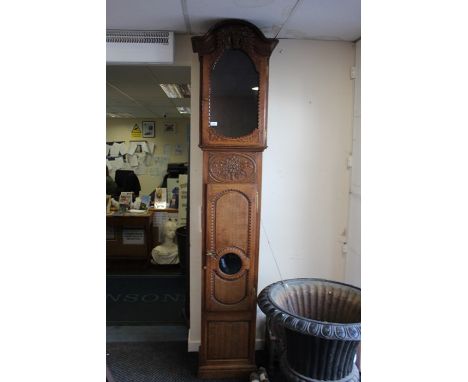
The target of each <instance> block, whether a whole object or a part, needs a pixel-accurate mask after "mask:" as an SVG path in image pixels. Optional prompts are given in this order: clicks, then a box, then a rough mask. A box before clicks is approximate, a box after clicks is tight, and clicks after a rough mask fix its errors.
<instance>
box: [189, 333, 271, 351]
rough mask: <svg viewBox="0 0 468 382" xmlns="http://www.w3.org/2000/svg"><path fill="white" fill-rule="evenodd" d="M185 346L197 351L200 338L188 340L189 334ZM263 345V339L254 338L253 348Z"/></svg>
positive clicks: (259, 347)
mask: <svg viewBox="0 0 468 382" xmlns="http://www.w3.org/2000/svg"><path fill="white" fill-rule="evenodd" d="M187 345H188V346H187V347H188V351H189V352H198V350H199V348H200V340H196V341H193V340H190V334H189V339H188V341H187ZM264 347H265V340H263V339H260V338H256V339H255V350H263V349H264Z"/></svg>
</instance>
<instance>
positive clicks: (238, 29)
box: [192, 19, 278, 57]
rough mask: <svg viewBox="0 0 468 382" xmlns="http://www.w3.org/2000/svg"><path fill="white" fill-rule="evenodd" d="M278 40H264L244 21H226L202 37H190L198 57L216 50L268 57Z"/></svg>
mask: <svg viewBox="0 0 468 382" xmlns="http://www.w3.org/2000/svg"><path fill="white" fill-rule="evenodd" d="M277 44H278V39H275V38H266V37H265V35H264V34H263V33H262V31H261V30H260V29H258V28H257V27H256V26H255V25H254V24H252V23H249V22H248V21H244V20H237V19H228V20H223V21H220V22H218V23H216V24H215V25H213V26H212V27H211V28H210V29H209V31H208V32H207V33H206V34H205V35H204V36H196V37H192V47H193V51H194V52H195V53H198V54H199V55H200V56H203V55H206V54H210V53H212V52H214V51H216V50H218V49H243V50H245V51H254V52H255V53H256V54H258V55H260V56H264V57H270V55H271V52H272V51H273V49H275V47H276V45H277Z"/></svg>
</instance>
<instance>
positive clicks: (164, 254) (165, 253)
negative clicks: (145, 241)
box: [151, 219, 179, 264]
mask: <svg viewBox="0 0 468 382" xmlns="http://www.w3.org/2000/svg"><path fill="white" fill-rule="evenodd" d="M163 229H164V241H163V243H162V244H160V245H158V246H157V247H155V248H153V250H152V251H151V256H152V257H153V258H152V259H151V262H152V263H153V264H179V252H178V248H177V245H176V244H175V242H174V237H175V232H176V229H177V224H176V222H175V221H173V220H170V219H169V220H168V221H167V222H166V223H164V226H163Z"/></svg>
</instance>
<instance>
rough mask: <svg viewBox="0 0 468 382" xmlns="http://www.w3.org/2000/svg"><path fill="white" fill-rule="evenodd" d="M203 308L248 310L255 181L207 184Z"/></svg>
mask: <svg viewBox="0 0 468 382" xmlns="http://www.w3.org/2000/svg"><path fill="white" fill-rule="evenodd" d="M206 198H207V199H206V200H207V211H206V216H207V220H206V233H207V234H206V249H207V257H206V274H205V286H206V288H205V302H206V305H205V308H206V310H208V311H213V312H215V311H218V312H219V311H224V312H226V311H248V310H250V309H251V307H252V304H251V303H252V301H251V300H252V296H253V298H255V293H254V287H255V284H254V282H255V275H254V274H253V273H252V272H251V269H253V268H255V264H254V261H255V259H254V258H253V256H252V254H255V253H256V246H257V243H256V235H255V233H256V229H257V227H256V225H257V211H258V210H257V209H258V194H257V188H256V185H255V184H208V185H207V195H206Z"/></svg>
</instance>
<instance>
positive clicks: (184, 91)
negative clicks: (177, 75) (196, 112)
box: [159, 84, 190, 98]
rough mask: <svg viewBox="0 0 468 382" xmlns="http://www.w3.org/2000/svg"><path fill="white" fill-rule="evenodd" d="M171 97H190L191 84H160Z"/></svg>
mask: <svg viewBox="0 0 468 382" xmlns="http://www.w3.org/2000/svg"><path fill="white" fill-rule="evenodd" d="M159 86H161V89H162V90H164V93H166V95H167V96H168V97H169V98H190V84H159Z"/></svg>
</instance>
